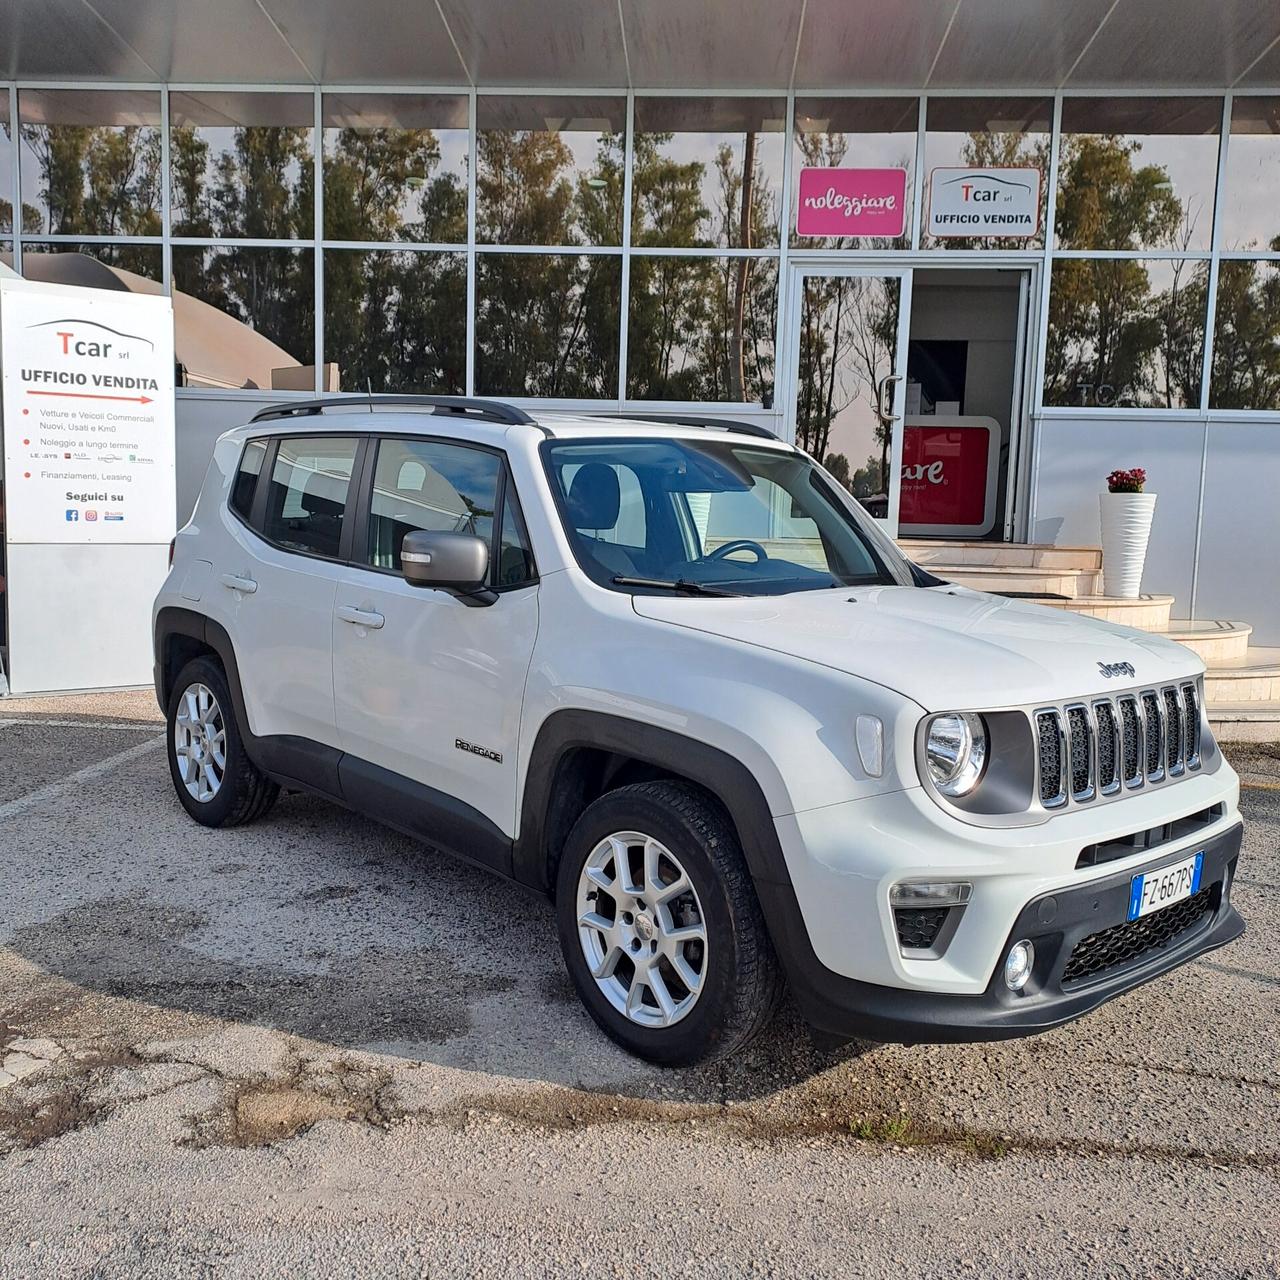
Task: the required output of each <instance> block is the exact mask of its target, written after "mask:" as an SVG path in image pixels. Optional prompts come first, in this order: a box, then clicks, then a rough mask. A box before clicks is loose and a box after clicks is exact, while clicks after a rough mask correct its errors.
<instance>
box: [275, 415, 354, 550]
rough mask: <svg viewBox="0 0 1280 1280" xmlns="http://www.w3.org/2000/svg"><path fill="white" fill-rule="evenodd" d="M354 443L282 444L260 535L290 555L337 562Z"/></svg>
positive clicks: (290, 440)
mask: <svg viewBox="0 0 1280 1280" xmlns="http://www.w3.org/2000/svg"><path fill="white" fill-rule="evenodd" d="M358 443H359V442H358V441H357V440H355V439H354V438H353V437H351V436H320V437H314V438H310V439H308V438H305V437H304V438H301V439H299V438H296V437H284V438H282V439H281V441H280V448H279V449H278V450H277V452H276V460H275V465H274V466H273V467H272V469H271V487H270V489H269V490H268V491H267V514H266V518H265V520H264V521H263V530H262V531H263V534H264V535H265V536H266V537H268V538H270V539H271V541H272V542H275V543H277V544H279V545H280V546H282V547H286V548H288V550H290V551H305V552H308V553H309V554H311V555H317V556H328V557H330V558H331V559H333V558H336V557H337V555H338V548H339V546H340V545H341V543H342V519H343V511H344V509H345V507H346V503H347V489H348V488H349V487H350V484H351V469H352V466H353V464H354V463H355V456H356V446H357V444H358Z"/></svg>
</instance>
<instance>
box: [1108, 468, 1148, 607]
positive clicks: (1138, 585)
mask: <svg viewBox="0 0 1280 1280" xmlns="http://www.w3.org/2000/svg"><path fill="white" fill-rule="evenodd" d="M1146 483H1147V473H1146V472H1145V471H1144V470H1143V469H1142V468H1141V467H1134V468H1133V469H1132V470H1130V471H1113V472H1112V473H1111V474H1110V475H1109V476H1108V477H1107V492H1106V493H1103V494H1100V495H1099V497H1098V502H1099V505H1100V506H1101V509H1102V594H1103V595H1107V596H1121V597H1123V598H1126V599H1130V600H1132V599H1134V598H1136V597H1137V596H1139V595H1140V594H1141V593H1142V567H1143V565H1144V564H1145V562H1146V559H1147V542H1148V541H1149V539H1150V537H1151V519H1152V517H1153V516H1154V515H1155V510H1156V495H1155V494H1154V493H1146V492H1144V489H1145V486H1146Z"/></svg>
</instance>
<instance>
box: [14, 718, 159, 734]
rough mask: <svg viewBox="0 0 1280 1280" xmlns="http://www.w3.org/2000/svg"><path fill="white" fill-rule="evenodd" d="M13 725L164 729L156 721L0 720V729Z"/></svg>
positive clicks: (64, 727) (59, 727)
mask: <svg viewBox="0 0 1280 1280" xmlns="http://www.w3.org/2000/svg"><path fill="white" fill-rule="evenodd" d="M15 725H35V726H36V727H37V728H46V727H47V728H50V729H128V730H129V731H130V732H132V733H158V732H159V731H160V730H161V729H162V728H163V727H164V726H163V725H162V724H161V723H160V722H159V721H158V720H36V719H33V718H26V717H21V716H18V717H10V718H9V719H8V720H0V729H11V728H13V727H14V726H15Z"/></svg>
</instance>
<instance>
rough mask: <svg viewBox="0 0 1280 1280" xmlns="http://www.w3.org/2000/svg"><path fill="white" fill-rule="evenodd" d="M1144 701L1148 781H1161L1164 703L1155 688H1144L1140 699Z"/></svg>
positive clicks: (1162, 772) (1143, 726)
mask: <svg viewBox="0 0 1280 1280" xmlns="http://www.w3.org/2000/svg"><path fill="white" fill-rule="evenodd" d="M1139 700H1140V701H1141V703H1142V732H1143V736H1144V737H1145V738H1146V743H1147V753H1146V769H1147V781H1148V782H1160V781H1161V780H1162V779H1163V778H1164V759H1165V754H1164V705H1163V703H1162V702H1161V701H1160V695H1159V694H1158V693H1157V692H1156V691H1155V690H1154V689H1144V690H1143V691H1142V694H1141V695H1140V699H1139Z"/></svg>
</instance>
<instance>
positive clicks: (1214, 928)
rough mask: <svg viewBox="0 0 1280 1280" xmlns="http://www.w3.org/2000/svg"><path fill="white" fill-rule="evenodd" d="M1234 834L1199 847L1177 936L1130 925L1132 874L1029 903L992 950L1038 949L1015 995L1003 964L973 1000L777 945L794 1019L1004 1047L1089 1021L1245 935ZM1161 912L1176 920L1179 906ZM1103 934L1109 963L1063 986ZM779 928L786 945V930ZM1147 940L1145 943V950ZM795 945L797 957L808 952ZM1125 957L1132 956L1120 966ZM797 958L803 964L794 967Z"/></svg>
mask: <svg viewBox="0 0 1280 1280" xmlns="http://www.w3.org/2000/svg"><path fill="white" fill-rule="evenodd" d="M1241 832H1242V827H1241V826H1240V824H1239V823H1236V825H1235V826H1233V827H1231V828H1230V829H1229V830H1227V831H1226V832H1223V833H1222V834H1220V835H1218V836H1216V837H1214V838H1213V839H1211V840H1209V841H1206V842H1204V843H1201V844H1199V845H1197V846H1195V848H1196V849H1197V850H1199V849H1203V850H1204V870H1203V874H1202V878H1201V886H1202V890H1203V891H1204V894H1205V897H1204V899H1203V900H1202V905H1200V906H1198V907H1197V908H1196V909H1195V910H1194V914H1192V913H1191V912H1190V911H1183V912H1181V913H1180V914H1179V916H1178V917H1177V919H1176V923H1177V924H1178V925H1179V926H1181V927H1179V928H1178V929H1177V930H1176V931H1172V926H1170V928H1167V929H1161V928H1159V927H1158V925H1157V926H1155V927H1153V923H1154V922H1158V921H1159V920H1160V916H1161V913H1160V912H1157V913H1155V914H1154V915H1151V916H1147V917H1144V918H1143V920H1141V921H1134V922H1133V924H1131V925H1128V924H1126V914H1127V909H1128V905H1129V886H1130V881H1131V880H1132V877H1133V875H1134V871H1133V870H1132V869H1129V870H1125V871H1121V872H1115V873H1113V874H1110V875H1107V876H1105V877H1102V878H1100V879H1096V880H1092V881H1090V882H1089V883H1087V884H1082V885H1078V886H1076V887H1073V888H1068V889H1065V890H1058V891H1055V892H1053V893H1047V894H1042V895H1040V896H1038V897H1036V898H1034V899H1032V900H1031V901H1029V902H1028V903H1027V904H1026V905H1025V906H1024V907H1023V909H1022V911H1021V912H1020V913H1019V914H1018V917H1017V919H1016V920H1015V921H1014V925H1013V928H1012V929H1011V930H1010V931H1009V932H1008V934H1007V936H1005V937H1004V939H1003V942H1002V946H1001V949H1000V951H999V954H1000V956H1002V957H1003V955H1004V954H1006V953H1007V951H1008V949H1009V947H1011V946H1012V945H1013V943H1014V942H1015V941H1017V940H1018V939H1021V938H1028V939H1030V940H1031V941H1032V942H1033V943H1034V944H1035V948H1036V962H1035V968H1034V970H1033V974H1032V978H1031V981H1030V982H1029V983H1028V985H1027V986H1026V987H1025V988H1024V989H1023V990H1022V991H1021V992H1012V991H1010V990H1008V988H1007V987H1006V986H1005V984H1004V979H1003V971H1002V966H1000V965H997V966H996V967H995V968H994V971H993V972H992V973H991V976H990V978H989V980H988V982H987V985H986V988H985V990H984V991H982V993H981V994H978V995H956V994H951V993H941V992H937V991H928V990H919V989H903V988H900V987H888V986H881V985H878V984H875V983H871V982H860V981H857V980H855V979H851V978H846V977H842V976H840V975H838V974H835V973H832V972H831V971H830V970H828V969H825V968H823V967H822V966H821V965H820V964H818V963H817V962H816V957H813V955H812V951H811V950H810V951H809V961H808V962H807V963H806V962H805V961H804V959H803V958H802V957H798V956H797V954H796V951H795V947H794V946H792V945H789V944H788V943H787V942H785V941H784V942H783V943H782V948H781V949H783V950H784V952H786V953H788V959H789V960H790V961H792V963H789V964H788V968H789V970H790V974H789V976H790V978H791V984H792V989H793V993H794V995H795V997H796V1000H797V1003H798V1004H799V1006H800V1008H801V1011H802V1012H803V1013H804V1015H805V1016H806V1018H808V1020H809V1021H810V1022H811V1023H812V1024H813V1025H814V1026H815V1027H817V1028H819V1029H820V1030H822V1031H825V1032H828V1033H832V1034H835V1035H838V1036H842V1037H858V1038H860V1039H867V1040H881V1041H887V1042H894V1043H904V1044H917V1043H943V1042H955V1041H977V1040H1003V1039H1010V1038H1013V1037H1015V1036H1024V1035H1031V1034H1034V1033H1036V1032H1039V1031H1047V1030H1048V1029H1049V1028H1051V1027H1056V1026H1060V1025H1061V1024H1062V1023H1064V1022H1070V1021H1071V1020H1072V1019H1074V1018H1078V1017H1080V1016H1081V1015H1082V1014H1084V1013H1088V1012H1089V1010H1090V1009H1094V1008H1096V1007H1097V1006H1098V1005H1100V1004H1103V1003H1104V1002H1105V1001H1107V1000H1110V999H1111V998H1112V997H1113V996H1117V995H1120V994H1121V993H1122V992H1124V991H1129V990H1131V989H1132V988H1133V987H1136V986H1139V985H1141V984H1142V983H1144V982H1148V981H1150V980H1151V979H1152V978H1155V977H1158V976H1159V975H1160V974H1162V973H1167V972H1168V971H1169V970H1170V969H1174V968H1176V967H1177V966H1179V965H1181V964H1185V963H1186V962H1187V961H1188V960H1193V959H1195V958H1196V957H1197V956H1200V955H1203V954H1204V953H1205V952H1207V951H1212V950H1214V949H1215V948H1217V947H1221V946H1224V945H1225V944H1226V943H1228V942H1231V941H1232V940H1233V939H1235V938H1238V937H1239V936H1240V935H1241V934H1242V933H1243V932H1244V928H1245V925H1244V920H1243V919H1242V918H1241V917H1240V914H1239V913H1238V912H1237V911H1236V910H1235V908H1234V907H1232V906H1231V903H1230V891H1229V886H1230V884H1231V883H1232V882H1233V881H1234V879H1235V869H1236V862H1237V859H1238V857H1239V853H1240V839H1241ZM1186 856H1187V852H1186V850H1185V849H1184V850H1181V851H1180V852H1178V853H1174V854H1165V855H1164V856H1161V857H1159V858H1156V859H1153V860H1152V861H1151V862H1150V863H1149V864H1148V865H1149V866H1150V867H1151V868H1152V869H1155V868H1159V867H1161V866H1164V865H1166V864H1168V863H1172V862H1177V861H1179V860H1180V859H1182V858H1185V857H1186ZM763 888H764V895H763V896H764V897H765V898H767V899H768V902H767V904H766V912H767V914H768V915H769V917H770V922H771V924H774V925H775V931H776V930H777V926H778V924H780V923H781V921H782V919H783V918H785V916H786V914H787V912H786V907H785V904H783V903H781V902H779V900H778V897H777V895H778V893H779V891H780V887H779V886H763ZM1165 910H1166V911H1169V912H1174V911H1178V907H1177V906H1175V907H1169V908H1166V909H1165ZM1167 919H1170V920H1172V917H1167ZM793 927H794V925H793ZM801 927H803V926H802V925H801ZM1141 927H1144V928H1145V932H1144V933H1142V934H1141V935H1139V936H1138V937H1137V938H1136V939H1130V938H1127V937H1126V935H1125V934H1122V933H1121V932H1120V930H1124V929H1129V930H1132V929H1134V928H1141ZM1109 929H1110V930H1115V931H1116V932H1115V933H1113V934H1112V935H1111V936H1112V937H1114V938H1116V939H1117V942H1118V945H1115V946H1114V947H1113V948H1112V952H1113V954H1114V955H1115V956H1116V957H1117V959H1116V961H1115V963H1109V964H1107V965H1105V966H1104V967H1102V968H1101V969H1100V971H1098V972H1096V973H1094V974H1092V975H1091V976H1087V977H1082V978H1078V979H1075V980H1072V979H1070V978H1068V979H1067V980H1066V981H1064V979H1063V971H1064V969H1065V968H1066V966H1067V962H1068V960H1069V958H1070V957H1071V956H1072V954H1073V952H1075V950H1076V948H1077V946H1078V945H1079V944H1080V943H1081V942H1083V941H1084V940H1085V939H1087V938H1095V937H1096V935H1098V934H1100V933H1102V932H1103V931H1105V930H1109ZM782 932H783V934H784V937H785V934H786V929H785V926H784V927H783V929H782ZM1166 935H1168V936H1166ZM797 942H799V939H797V938H795V937H794V935H793V936H792V938H791V943H797ZM1144 942H1150V945H1146V946H1144V945H1142V944H1143V943H1144ZM1126 943H1129V944H1130V945H1125V944H1126ZM1094 945H1095V946H1096V944H1094ZM801 947H802V949H803V944H801ZM1131 951H1132V952H1135V954H1132V955H1128V958H1126V955H1127V953H1128V952H1131ZM796 960H799V961H800V962H799V963H798V964H797V963H794V962H795V961H796Z"/></svg>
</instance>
